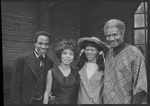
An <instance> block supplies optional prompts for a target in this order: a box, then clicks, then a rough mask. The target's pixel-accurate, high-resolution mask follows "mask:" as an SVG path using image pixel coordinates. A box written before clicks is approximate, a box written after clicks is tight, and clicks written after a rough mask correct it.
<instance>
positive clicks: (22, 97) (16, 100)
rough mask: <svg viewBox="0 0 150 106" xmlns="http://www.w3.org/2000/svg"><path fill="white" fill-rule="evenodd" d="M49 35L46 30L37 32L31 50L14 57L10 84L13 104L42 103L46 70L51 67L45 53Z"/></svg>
mask: <svg viewBox="0 0 150 106" xmlns="http://www.w3.org/2000/svg"><path fill="white" fill-rule="evenodd" d="M49 36H50V34H49V33H48V32H46V31H39V32H37V33H36V34H35V37H34V40H33V41H34V46H35V48H34V49H33V51H31V52H30V53H28V54H25V55H22V56H20V57H18V58H17V59H16V63H15V67H14V71H13V76H12V86H11V87H12V89H11V98H12V103H13V104H42V101H43V94H44V91H45V86H46V76H47V72H48V70H50V69H51V68H52V67H53V62H52V60H51V59H50V58H49V57H48V56H47V55H46V53H47V50H48V48H49V45H50V43H51V42H50V38H49Z"/></svg>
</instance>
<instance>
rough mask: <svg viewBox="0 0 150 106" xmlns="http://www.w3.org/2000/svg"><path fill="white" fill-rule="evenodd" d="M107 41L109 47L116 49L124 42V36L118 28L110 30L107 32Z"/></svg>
mask: <svg viewBox="0 0 150 106" xmlns="http://www.w3.org/2000/svg"><path fill="white" fill-rule="evenodd" d="M106 40H107V42H108V43H109V45H110V46H111V47H112V48H114V47H117V46H118V45H120V44H121V43H122V42H123V35H122V34H121V33H120V32H119V31H118V29H117V28H109V29H108V30H107V34H106Z"/></svg>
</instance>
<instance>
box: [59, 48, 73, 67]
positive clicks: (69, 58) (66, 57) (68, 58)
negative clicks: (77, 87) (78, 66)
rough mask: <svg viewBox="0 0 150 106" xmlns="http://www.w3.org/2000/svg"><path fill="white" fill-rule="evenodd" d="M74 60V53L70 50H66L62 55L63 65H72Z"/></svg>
mask: <svg viewBox="0 0 150 106" xmlns="http://www.w3.org/2000/svg"><path fill="white" fill-rule="evenodd" d="M73 59H74V52H73V51H72V50H70V49H64V50H63V51H62V54H61V63H63V64H65V65H70V64H71V63H72V62H73Z"/></svg>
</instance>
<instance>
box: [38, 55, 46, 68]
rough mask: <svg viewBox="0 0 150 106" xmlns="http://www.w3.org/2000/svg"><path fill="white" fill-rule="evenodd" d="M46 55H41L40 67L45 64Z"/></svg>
mask: <svg viewBox="0 0 150 106" xmlns="http://www.w3.org/2000/svg"><path fill="white" fill-rule="evenodd" d="M44 61H45V59H44V57H43V56H42V55H40V56H39V63H40V67H41V66H43V65H44Z"/></svg>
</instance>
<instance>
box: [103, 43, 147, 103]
mask: <svg viewBox="0 0 150 106" xmlns="http://www.w3.org/2000/svg"><path fill="white" fill-rule="evenodd" d="M104 72H105V74H104V75H105V76H104V92H103V99H104V104H130V103H131V98H132V97H133V95H135V94H136V93H138V92H141V91H143V90H144V91H145V92H146V93H147V76H146V69H145V59H144V56H143V55H142V53H141V52H140V51H139V49H137V48H136V47H134V46H131V45H125V47H124V48H123V49H122V50H120V52H118V54H117V55H115V56H114V53H113V49H110V51H109V52H108V54H107V55H106V61H105V71H104Z"/></svg>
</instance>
